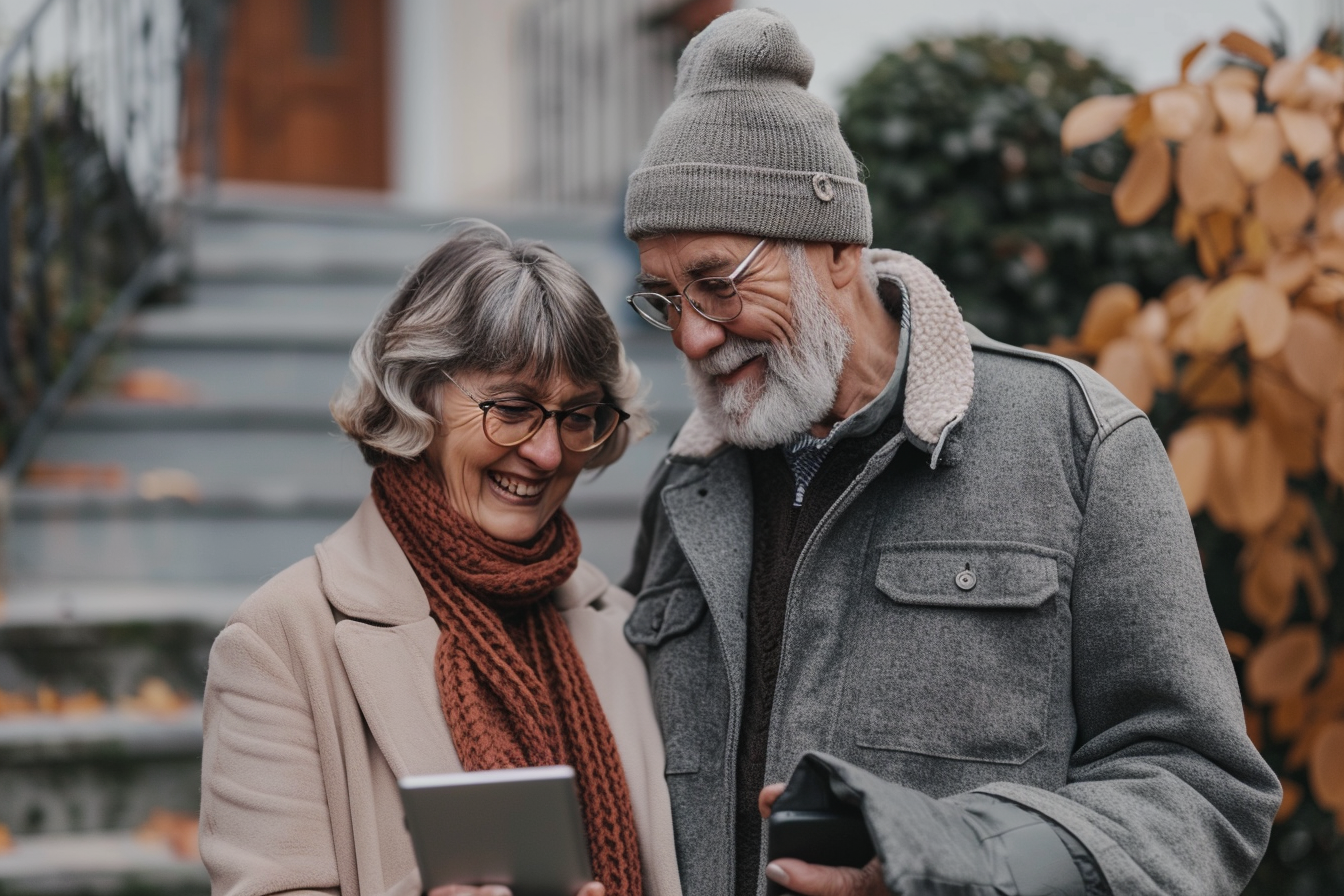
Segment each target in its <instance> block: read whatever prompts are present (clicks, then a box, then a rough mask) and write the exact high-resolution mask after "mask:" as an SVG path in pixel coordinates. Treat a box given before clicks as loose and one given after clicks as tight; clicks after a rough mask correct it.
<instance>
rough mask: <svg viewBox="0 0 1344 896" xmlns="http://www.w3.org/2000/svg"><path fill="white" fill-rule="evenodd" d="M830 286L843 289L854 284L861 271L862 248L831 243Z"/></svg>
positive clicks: (856, 244) (853, 244)
mask: <svg viewBox="0 0 1344 896" xmlns="http://www.w3.org/2000/svg"><path fill="white" fill-rule="evenodd" d="M830 256H831V257H830V264H829V268H830V274H831V285H832V286H834V287H835V288H836V289H844V288H845V287H847V286H849V285H850V284H851V283H853V282H854V278H856V277H858V276H859V272H860V271H861V270H862V269H863V246H860V245H859V244H858V243H831V253H830Z"/></svg>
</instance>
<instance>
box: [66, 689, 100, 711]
mask: <svg viewBox="0 0 1344 896" xmlns="http://www.w3.org/2000/svg"><path fill="white" fill-rule="evenodd" d="M106 709H107V701H106V700H104V699H103V698H102V697H99V696H98V695H97V694H95V693H94V692H93V691H80V692H79V693H78V694H74V695H72V696H70V697H62V698H61V714H62V715H67V716H87V715H93V714H95V713H100V712H104V711H105V710H106Z"/></svg>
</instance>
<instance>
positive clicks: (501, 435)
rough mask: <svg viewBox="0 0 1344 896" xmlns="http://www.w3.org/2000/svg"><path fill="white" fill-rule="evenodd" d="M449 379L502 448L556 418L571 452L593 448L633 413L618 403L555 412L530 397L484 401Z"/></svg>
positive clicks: (582, 406) (592, 404) (562, 442)
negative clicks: (477, 410) (471, 405)
mask: <svg viewBox="0 0 1344 896" xmlns="http://www.w3.org/2000/svg"><path fill="white" fill-rule="evenodd" d="M444 376H445V377H447V378H448V382H450V383H452V384H453V385H454V386H457V388H458V389H460V390H461V392H462V394H463V395H465V396H467V397H468V398H470V399H471V400H472V401H474V402H476V406H477V407H478V408H480V409H481V427H482V429H484V430H485V437H486V438H487V439H489V440H490V441H491V442H494V443H495V444H496V445H498V446H499V447H501V448H512V447H513V446H514V445H521V444H522V443H523V442H526V441H527V440H528V439H530V438H532V437H533V436H534V435H536V434H537V433H538V432H540V431H541V428H542V427H543V426H545V425H546V421H547V420H549V419H551V418H552V417H554V418H555V428H556V431H557V432H558V433H559V434H560V442H561V444H563V445H564V446H565V447H566V448H568V449H569V450H570V451H578V452H584V451H592V450H593V449H594V448H596V447H597V446H598V445H601V444H602V443H603V442H605V441H606V440H607V439H609V438H610V437H611V434H612V433H614V432H615V431H616V427H618V426H620V425H621V424H622V423H624V422H625V421H626V420H629V419H630V415H629V414H627V413H626V412H625V411H623V410H621V409H620V408H618V407H616V405H614V404H609V403H607V402H605V401H595V402H591V403H589V404H581V405H578V406H577V407H572V408H565V409H564V410H562V411H552V410H548V409H547V408H545V407H542V406H541V405H539V404H537V403H536V402H535V401H530V400H528V399H526V398H500V399H496V400H494V401H481V400H480V399H479V398H477V397H476V396H475V395H472V394H471V393H470V392H468V391H467V390H466V389H463V388H462V386H461V385H460V384H459V383H458V382H457V380H455V379H453V378H452V377H451V376H448V374H446V373H445V374H444Z"/></svg>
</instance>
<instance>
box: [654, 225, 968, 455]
mask: <svg viewBox="0 0 1344 896" xmlns="http://www.w3.org/2000/svg"><path fill="white" fill-rule="evenodd" d="M864 254H865V256H866V257H867V259H868V260H869V261H871V262H872V264H873V267H874V268H875V269H876V270H877V275H878V277H880V278H883V279H888V280H894V281H896V283H897V284H898V285H899V286H900V287H901V288H902V289H903V290H904V292H905V294H906V295H907V296H908V297H909V303H910V359H909V361H908V365H907V367H906V376H905V401H904V414H905V420H904V427H903V428H904V430H905V433H906V436H907V438H908V439H909V440H910V442H911V443H912V444H913V445H915V446H916V447H917V448H919V449H920V450H921V451H924V452H926V453H927V454H929V455H930V466H937V464H938V459H939V456H940V455H941V454H942V449H943V446H944V444H945V443H946V441H947V437H948V435H949V434H950V433H951V432H952V430H953V429H955V428H956V426H957V424H958V423H960V422H961V419H962V417H964V416H965V415H966V409H967V408H968V407H969V406H970V404H971V392H972V389H973V387H974V385H975V361H974V358H973V357H972V355H971V341H970V338H969V337H968V336H967V334H966V325H965V323H964V321H962V318H961V311H960V310H958V308H957V303H956V302H955V301H954V300H953V299H952V294H951V293H949V292H948V291H947V286H945V285H944V284H943V281H942V280H940V279H939V278H938V275H937V274H935V273H934V272H933V271H931V270H929V268H928V267H927V266H926V265H925V264H924V263H923V262H921V261H920V260H919V259H917V258H915V257H914V256H912V255H907V254H905V253H904V252H897V251H895V250H892V249H865V250H864ZM724 446H725V442H724V440H723V439H722V438H721V437H720V436H719V434H718V433H717V432H715V431H714V430H713V428H712V427H711V426H710V424H709V421H708V420H706V419H705V417H704V415H703V414H701V413H700V411H699V410H695V411H692V412H691V416H690V417H689V418H688V419H687V420H686V424H685V425H684V426H683V427H682V428H681V431H680V432H679V433H678V434H677V438H676V440H675V441H673V443H672V447H671V449H670V450H669V452H668V453H669V456H670V457H674V458H677V457H679V458H686V459H689V460H703V459H705V458H708V457H710V456H711V455H713V454H714V453H715V452H717V451H719V450H720V449H721V448H723V447H724Z"/></svg>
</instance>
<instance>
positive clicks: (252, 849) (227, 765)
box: [200, 622, 418, 896]
mask: <svg viewBox="0 0 1344 896" xmlns="http://www.w3.org/2000/svg"><path fill="white" fill-rule="evenodd" d="M201 768H202V776H201V827H200V846H201V858H202V859H203V860H204V862H205V865H206V868H207V869H208V870H209V872H210V882H211V892H212V893H213V894H215V896H260V894H280V893H328V894H334V893H337V892H339V885H340V881H339V876H338V872H337V863H336V854H335V847H334V845H333V843H332V837H331V823H330V820H329V818H328V812H327V799H326V792H325V788H324V786H323V781H322V772H321V767H320V765H319V757H318V750H317V736H316V733H315V729H314V727H313V721H312V715H311V710H310V708H309V705H308V701H307V698H306V696H305V695H304V693H303V691H302V689H301V688H300V687H299V685H298V683H297V681H296V680H295V678H294V676H293V675H292V674H291V672H290V670H289V669H288V668H287V667H286V666H285V664H284V663H283V662H282V661H281V660H280V658H279V657H278V656H277V655H276V653H275V651H274V650H272V649H271V647H270V646H269V645H268V644H266V642H265V641H263V640H262V638H261V637H260V636H259V635H258V634H257V633H256V632H255V631H254V630H253V629H251V628H249V627H248V626H246V625H244V624H241V623H237V622H235V623H233V624H231V625H229V626H228V627H227V628H225V629H224V631H223V632H222V633H221V634H220V635H219V637H218V638H217V639H216V640H215V644H214V647H213V648H212V649H211V651H210V666H209V675H208V677H207V680H206V687H205V742H204V754H203V756H202V763H201ZM417 890H418V886H417V887H416V888H415V889H414V890H411V891H410V892H416V891H417Z"/></svg>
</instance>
